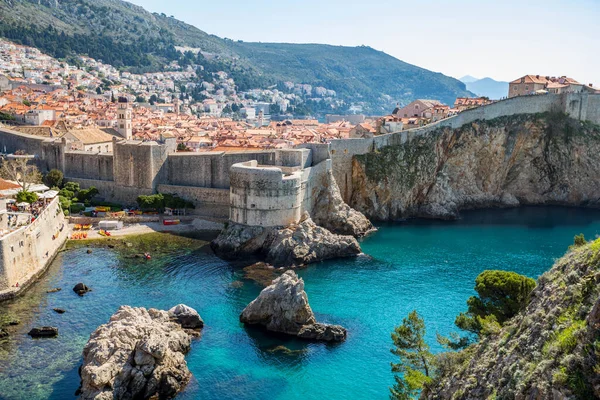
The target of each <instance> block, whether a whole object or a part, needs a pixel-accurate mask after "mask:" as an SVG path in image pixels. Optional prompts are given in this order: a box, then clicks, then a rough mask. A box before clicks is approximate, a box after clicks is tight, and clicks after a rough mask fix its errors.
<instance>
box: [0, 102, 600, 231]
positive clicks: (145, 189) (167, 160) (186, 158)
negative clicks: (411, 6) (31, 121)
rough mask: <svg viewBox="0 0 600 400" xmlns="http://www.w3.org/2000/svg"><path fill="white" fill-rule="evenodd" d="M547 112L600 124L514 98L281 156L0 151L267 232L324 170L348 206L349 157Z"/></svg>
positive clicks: (592, 114)
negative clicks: (167, 196)
mask: <svg viewBox="0 0 600 400" xmlns="http://www.w3.org/2000/svg"><path fill="white" fill-rule="evenodd" d="M550 111H562V112H566V113H568V114H569V115H571V116H572V117H574V118H577V119H580V120H590V121H592V122H595V123H600V95H590V94H584V93H569V94H562V95H551V94H548V95H539V96H524V97H514V98H510V99H507V100H503V101H499V102H496V103H493V104H490V105H487V106H484V107H479V108H475V109H472V110H467V111H464V112H462V113H460V114H458V115H456V116H454V117H450V118H447V119H444V120H441V121H438V122H436V123H433V124H430V125H427V126H424V127H421V128H415V129H409V130H405V131H401V132H395V133H390V134H385V135H379V136H375V137H373V138H369V139H340V140H334V141H332V142H331V144H330V145H327V144H304V145H300V146H298V148H296V149H287V150H265V151H248V152H227V153H225V152H205V153H177V152H175V149H176V141H175V139H166V140H164V141H162V142H154V141H149V142H142V141H135V140H120V141H119V140H117V139H116V138H115V139H114V142H113V153H104V154H97V153H92V152H82V151H71V150H67V143H66V141H65V140H64V139H52V138H42V137H37V136H32V135H27V134H23V133H18V132H15V131H12V130H10V129H7V128H0V151H2V152H4V153H13V152H15V151H17V150H25V151H26V152H27V153H28V154H34V155H35V156H36V162H37V163H38V165H39V167H40V169H41V170H42V171H48V170H50V169H52V168H57V169H59V170H61V171H63V172H64V174H65V177H66V179H67V180H71V181H75V182H79V183H80V184H81V186H82V187H84V188H85V187H89V186H96V187H97V188H98V190H99V191H100V193H101V195H102V196H104V197H105V198H106V200H109V201H114V202H119V203H124V204H135V199H136V198H137V196H139V195H141V194H152V193H156V192H157V191H158V192H161V193H172V194H178V195H180V196H181V197H183V198H186V199H188V200H190V201H192V202H194V203H195V204H196V207H197V210H196V211H197V212H198V213H200V214H204V215H210V216H215V217H227V216H232V217H233V219H234V220H238V221H247V222H248V223H255V222H256V223H258V224H260V223H262V224H268V225H270V224H272V223H274V222H273V221H274V220H280V221H283V220H285V221H287V220H297V218H298V210H300V213H302V212H303V211H309V212H310V211H311V209H312V197H313V196H312V192H313V189H314V186H315V185H316V183H315V182H318V178H320V177H322V176H323V175H324V174H325V173H328V171H330V170H332V171H333V175H334V177H335V179H336V181H337V183H338V186H339V187H340V191H341V193H342V197H343V198H344V200H345V201H346V202H348V201H349V199H350V196H351V194H352V159H353V157H354V156H355V155H359V154H365V153H368V152H372V151H377V150H378V149H381V148H382V147H385V146H388V145H394V144H401V143H405V142H406V141H409V140H411V139H412V138H413V137H416V136H420V135H426V134H428V133H430V132H432V131H434V130H435V129H437V128H439V127H445V126H447V127H451V128H458V127H460V126H462V125H464V124H468V123H471V122H474V121H476V120H489V119H494V118H497V117H500V116H508V115H515V114H535V113H542V112H550ZM252 161H255V162H256V163H253V162H252ZM234 166H235V167H234ZM271 167H272V168H271ZM244 196H245V197H244ZM298 196H299V197H300V200H298ZM280 197H281V198H280ZM230 205H231V209H232V211H231V213H230Z"/></svg>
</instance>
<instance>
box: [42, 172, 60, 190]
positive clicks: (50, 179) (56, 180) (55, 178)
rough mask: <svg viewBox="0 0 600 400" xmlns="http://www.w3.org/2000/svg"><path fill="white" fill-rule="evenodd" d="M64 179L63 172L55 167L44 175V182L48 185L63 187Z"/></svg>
mask: <svg viewBox="0 0 600 400" xmlns="http://www.w3.org/2000/svg"><path fill="white" fill-rule="evenodd" d="M63 179H64V176H63V173H62V172H61V171H59V170H57V169H53V170H50V172H48V173H47V174H46V175H45V176H44V183H45V184H46V186H48V187H61V186H62V183H63Z"/></svg>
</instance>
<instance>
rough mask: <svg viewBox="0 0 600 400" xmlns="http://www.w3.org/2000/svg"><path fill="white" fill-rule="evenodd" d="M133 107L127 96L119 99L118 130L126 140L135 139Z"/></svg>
mask: <svg viewBox="0 0 600 400" xmlns="http://www.w3.org/2000/svg"><path fill="white" fill-rule="evenodd" d="M132 113H133V111H132V107H131V104H130V103H129V100H127V98H126V97H119V100H118V101H117V123H118V125H117V131H118V132H119V134H120V135H121V136H123V138H125V139H126V140H131V139H133V128H132V122H131V120H132Z"/></svg>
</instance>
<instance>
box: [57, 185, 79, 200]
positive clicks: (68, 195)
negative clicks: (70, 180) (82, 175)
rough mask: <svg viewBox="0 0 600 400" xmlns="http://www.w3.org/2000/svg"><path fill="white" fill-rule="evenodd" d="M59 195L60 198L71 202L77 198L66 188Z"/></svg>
mask: <svg viewBox="0 0 600 400" xmlns="http://www.w3.org/2000/svg"><path fill="white" fill-rule="evenodd" d="M58 194H59V196H61V197H64V198H65V199H68V200H71V199H73V197H75V193H74V192H72V191H70V190H68V189H65V188H62V189H60V190H59V191H58Z"/></svg>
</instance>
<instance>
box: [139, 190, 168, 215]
mask: <svg viewBox="0 0 600 400" xmlns="http://www.w3.org/2000/svg"><path fill="white" fill-rule="evenodd" d="M164 200H165V199H164V197H163V195H162V194H160V193H158V194H151V195H149V196H146V195H141V196H138V198H137V199H136V202H137V203H138V206H139V207H140V208H141V209H142V210H157V211H158V210H161V209H163V208H164Z"/></svg>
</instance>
